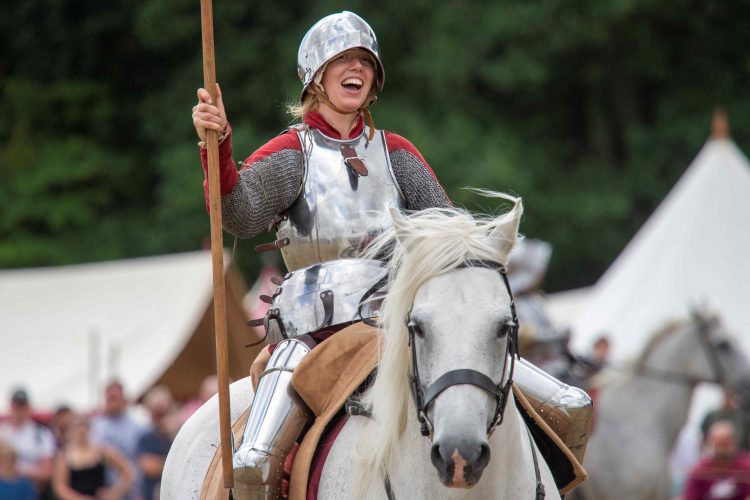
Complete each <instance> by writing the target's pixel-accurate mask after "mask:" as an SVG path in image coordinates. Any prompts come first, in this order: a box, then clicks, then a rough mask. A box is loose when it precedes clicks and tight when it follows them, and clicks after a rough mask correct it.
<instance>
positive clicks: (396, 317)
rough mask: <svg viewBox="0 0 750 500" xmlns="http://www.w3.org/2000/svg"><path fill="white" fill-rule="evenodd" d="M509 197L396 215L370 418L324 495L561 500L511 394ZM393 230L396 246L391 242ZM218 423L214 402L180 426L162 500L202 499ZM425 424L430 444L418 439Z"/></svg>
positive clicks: (332, 472) (357, 425) (337, 461)
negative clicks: (474, 209)
mask: <svg viewBox="0 0 750 500" xmlns="http://www.w3.org/2000/svg"><path fill="white" fill-rule="evenodd" d="M498 196H501V195H498ZM502 197H503V198H506V199H509V200H510V201H511V202H512V203H513V204H514V206H513V209H512V210H511V211H510V212H508V213H507V214H504V215H501V216H498V217H494V218H486V219H483V220H477V219H475V218H473V217H472V216H470V215H469V214H467V213H466V212H463V211H459V210H437V209H435V210H427V211H423V212H420V213H418V214H415V215H412V216H408V217H402V216H401V215H400V214H398V213H397V212H392V216H393V218H394V230H393V233H392V234H390V235H389V234H386V235H383V236H382V237H381V238H380V240H379V242H378V243H376V245H375V249H374V250H373V251H374V252H376V253H377V252H378V251H381V252H382V251H383V250H384V249H385V248H390V249H391V250H390V251H391V252H392V255H391V259H390V261H389V262H390V264H389V272H390V279H389V286H388V290H389V291H388V295H387V297H386V299H385V304H384V305H383V311H382V316H381V321H382V323H383V330H382V339H381V342H382V344H383V345H382V347H383V351H382V355H381V359H380V362H379V365H378V375H377V377H376V379H375V381H374V383H373V385H372V387H371V388H370V389H369V390H368V391H367V393H366V394H365V395H364V397H363V401H364V404H365V405H367V406H371V407H372V412H373V417H372V418H366V417H351V418H350V419H349V420H348V421H347V423H346V425H345V426H344V428H343V429H342V431H341V433H340V435H339V437H338V439H337V440H336V443H335V444H334V446H333V448H332V449H331V452H330V454H329V456H328V459H327V461H326V464H325V466H324V469H323V475H322V478H321V483H320V488H319V491H318V496H319V498H320V499H321V500H327V499H334V498H335V499H351V498H357V499H370V498H377V499H379V498H386V496H387V494H386V486H385V485H386V483H388V484H389V485H390V490H391V494H392V497H393V498H397V499H399V500H403V499H431V500H432V499H464V498H466V499H469V498H475V499H486V498H492V499H509V500H518V499H530V500H533V499H534V498H536V493H537V491H538V489H541V487H542V486H543V488H544V490H545V491H546V499H547V500H550V499H559V498H560V496H559V494H558V491H557V487H556V485H555V482H554V479H553V477H552V474H551V472H550V470H549V468H548V466H547V464H546V463H545V462H544V460H543V459H542V457H541V453H540V452H539V450H538V448H537V447H536V444H535V443H534V442H533V440H532V439H531V435H530V434H529V432H528V430H527V429H526V425H525V423H524V421H523V417H522V416H521V414H520V412H519V411H518V409H517V407H516V405H515V401H514V398H513V393H512V391H508V390H507V389H509V387H510V386H509V382H510V375H511V373H512V370H511V369H510V366H511V361H510V360H512V359H513V358H512V349H511V348H510V346H511V342H510V339H512V338H513V337H514V333H516V332H515V325H514V320H515V318H514V314H513V312H514V311H513V308H512V301H511V295H510V290H509V288H508V287H507V286H506V281H505V277H504V274H501V273H500V272H498V270H499V269H502V267H503V266H504V265H505V264H506V262H507V257H508V253H509V252H510V250H511V248H512V247H513V245H514V243H515V241H516V238H517V231H518V225H519V221H520V218H521V214H522V212H523V208H522V204H521V201H520V199H516V198H509V197H505V196H502ZM394 235H395V241H396V244H395V245H388V244H387V243H386V242H387V241H388V240H389V236H390V237H393V236H394ZM407 316H408V321H409V325H410V328H409V329H408V330H409V331H407V325H406V323H405V318H407ZM409 338H411V339H412V340H411V342H410V341H409ZM409 344H411V346H410V345H409ZM410 347H411V348H413V349H414V351H413V352H412V351H410ZM412 356H413V357H414V359H416V366H415V367H413V366H412ZM413 368H416V370H415V371H413ZM448 372H451V373H452V375H451V376H450V377H454V380H453V381H452V382H450V383H448V384H446V387H442V388H440V389H442V390H440V389H436V388H435V386H433V385H432V384H433V383H434V382H435V381H436V380H438V379H440V378H441V376H443V375H444V374H446V373H448ZM469 372H471V375H467V373H469ZM414 373H418V377H417V378H416V380H417V386H418V387H419V389H420V391H419V392H421V397H422V398H423V401H425V402H426V404H423V405H421V408H422V411H421V412H420V417H421V419H422V421H424V425H422V424H420V421H418V413H417V410H416V409H415V404H414V402H413V401H412V396H411V393H410V380H411V377H412V375H413V374H414ZM469 379H471V381H470V380H469ZM443 380H445V379H443ZM477 380H480V382H477ZM453 384H456V385H453ZM249 386H250V384H249V382H246V381H240V382H238V383H235V384H233V385H232V398H233V399H232V408H233V412H232V413H233V420H234V418H236V416H237V414H238V410H239V405H238V404H237V402H236V401H235V399H236V398H237V397H238V396H239V397H241V398H242V399H243V403H246V402H247V401H248V400H249V399H250V396H251V390H250V388H249ZM482 386H483V387H482ZM434 393H437V394H434ZM501 394H504V396H500V395H501ZM433 396H434V397H433ZM425 398H426V399H425ZM499 412H501V414H502V419H499V418H497V417H498V413H499ZM500 420H501V423H500ZM216 421H217V417H216V402H215V400H212V401H211V402H209V404H207V405H206V406H205V407H203V408H201V409H200V410H199V411H198V412H197V413H196V414H195V415H194V416H193V417H192V418H191V419H190V420H189V421H188V423H187V424H186V426H185V427H183V429H182V430H181V431H180V433H179V434H178V436H177V438H176V439H175V442H174V444H173V445H172V449H171V450H170V453H169V457H168V458H167V463H166V465H165V469H164V476H163V477H164V479H163V482H162V489H161V493H162V498H163V499H165V500H171V499H180V500H182V499H197V498H199V493H200V489H201V483H202V481H203V478H204V476H205V472H206V469H207V467H208V464H209V463H210V460H211V457H212V456H213V454H214V452H215V449H216V448H215V447H216V445H217V444H218V425H217V424H216ZM498 423H500V425H496V424H498ZM422 427H424V428H425V429H427V430H428V431H429V434H430V439H428V438H426V437H423V436H422V435H421V434H420V430H421V428H422ZM186 460H187V465H186Z"/></svg>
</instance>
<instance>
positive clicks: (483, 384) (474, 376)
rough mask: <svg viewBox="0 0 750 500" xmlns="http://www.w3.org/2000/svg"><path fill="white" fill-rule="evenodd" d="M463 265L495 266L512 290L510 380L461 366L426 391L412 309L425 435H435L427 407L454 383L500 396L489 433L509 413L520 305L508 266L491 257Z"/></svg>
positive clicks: (415, 382)
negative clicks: (498, 381) (511, 283)
mask: <svg viewBox="0 0 750 500" xmlns="http://www.w3.org/2000/svg"><path fill="white" fill-rule="evenodd" d="M463 267H484V268H487V269H493V270H495V271H497V272H498V273H500V276H502V278H503V283H505V288H506V290H507V291H508V296H509V297H510V314H511V321H512V324H511V325H510V331H509V332H508V335H507V350H506V356H505V361H504V362H503V370H502V373H503V374H505V372H506V367H507V363H508V355H510V370H509V373H508V379H507V380H506V382H505V384H503V380H502V378H501V379H500V383H499V384H495V383H494V382H493V381H492V379H491V378H490V377H488V376H487V375H485V374H484V373H482V372H479V371H476V370H472V369H471V368H461V369H456V370H451V371H448V372H446V373H444V374H443V375H441V376H440V377H438V379H437V380H435V381H434V382H433V383H432V384H431V385H430V386H429V387H428V388H427V391H426V392H425V391H423V390H422V380H421V379H420V377H419V369H418V367H417V351H416V348H415V344H414V341H415V325H414V323H413V322H412V321H411V312H410V313H409V314H408V315H407V317H406V327H407V329H408V332H409V348H410V350H411V366H412V374H411V379H410V386H411V394H412V398H413V399H414V404H415V406H416V409H417V419H418V420H419V423H420V424H421V429H420V431H421V433H422V435H423V436H430V437H431V436H432V432H433V425H432V422H431V421H430V419H429V418H428V417H427V409H428V407H429V405H430V403H432V402H433V401H434V400H435V398H437V397H438V395H439V394H440V393H441V392H443V391H444V390H446V389H447V388H448V387H451V386H454V385H463V384H469V385H474V386H476V387H479V388H480V389H483V390H485V391H487V392H489V393H491V394H493V395H495V397H496V399H497V405H496V406H495V415H494V416H493V418H492V421H491V422H490V425H489V427H488V429H487V434H488V435H490V434H492V432H493V431H494V429H495V428H496V427H497V426H498V425H500V424H501V423H502V422H503V415H504V413H505V406H506V405H507V403H508V394H509V393H510V390H511V386H512V384H513V368H514V366H515V359H516V357H518V356H519V354H518V316H516V308H515V305H514V304H513V293H512V292H511V289H510V283H509V282H508V275H507V271H506V269H505V266H504V265H502V264H500V263H499V262H495V261H490V260H469V261H466V262H465V263H464V264H462V265H461V266H459V268H463Z"/></svg>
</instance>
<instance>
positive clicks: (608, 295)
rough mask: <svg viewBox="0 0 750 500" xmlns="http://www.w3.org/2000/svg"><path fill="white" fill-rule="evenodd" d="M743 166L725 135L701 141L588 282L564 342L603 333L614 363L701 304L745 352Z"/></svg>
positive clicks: (746, 199) (749, 179) (749, 228)
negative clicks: (597, 276) (614, 255)
mask: <svg viewBox="0 0 750 500" xmlns="http://www.w3.org/2000/svg"><path fill="white" fill-rule="evenodd" d="M748 249H750V164H748V160H747V158H746V157H745V156H744V155H743V153H742V152H741V151H740V150H739V149H738V148H737V147H736V146H735V144H734V143H733V142H732V141H731V140H730V139H727V138H716V139H711V140H709V141H708V142H707V143H706V145H705V146H704V147H703V149H702V150H701V151H700V153H699V154H698V156H697V158H696V159H695V160H694V161H693V163H692V164H691V165H690V166H689V168H688V169H687V170H686V172H685V173H684V174H683V176H682V177H681V178H680V180H679V181H678V182H677V184H676V185H675V186H674V188H673V189H672V190H671V192H670V193H669V194H668V195H667V197H666V198H665V199H664V201H663V202H662V203H661V205H660V206H659V207H658V208H657V210H656V211H655V212H654V214H653V215H652V216H651V217H650V218H649V219H648V221H647V222H646V223H645V224H644V225H643V227H642V228H641V229H640V230H639V231H638V233H637V234H636V235H635V237H634V238H633V239H632V240H631V241H630V243H629V244H628V245H627V247H626V248H625V249H624V250H623V252H622V253H621V254H620V255H619V256H618V257H617V259H616V260H615V262H614V263H613V264H612V265H611V266H610V268H609V269H608V270H607V271H606V272H605V274H604V275H603V276H602V277H601V279H600V280H599V281H598V282H597V283H596V285H595V286H594V287H593V289H592V291H591V294H590V296H589V297H588V298H587V299H586V303H585V305H584V306H583V308H582V309H581V312H580V313H579V314H578V315H577V317H576V319H575V321H573V323H572V329H573V338H572V345H571V347H572V348H573V349H574V350H575V351H577V352H584V353H585V352H587V351H588V350H589V348H590V346H591V344H592V343H593V341H594V339H595V337H597V336H599V335H601V334H607V335H608V336H609V337H610V339H611V341H612V342H611V344H612V358H613V360H615V361H618V360H623V359H627V358H632V357H634V356H635V355H636V354H638V353H639V352H640V351H641V349H642V348H643V346H644V343H645V341H646V340H647V339H648V338H649V336H650V335H651V334H652V333H653V332H654V331H655V329H657V328H659V327H660V326H662V325H663V324H664V322H666V321H668V320H670V319H675V318H678V317H685V316H686V315H687V314H689V309H690V307H691V306H695V305H707V306H709V307H710V308H711V309H713V310H714V311H716V312H718V313H719V314H720V316H721V318H722V319H723V321H724V322H725V324H726V325H727V326H728V327H729V328H730V329H731V330H733V331H734V332H736V333H737V334H738V338H739V340H740V342H741V345H742V347H743V348H744V349H745V351H746V352H747V353H748V354H750V307H749V306H750V262H748V259H747V252H748Z"/></svg>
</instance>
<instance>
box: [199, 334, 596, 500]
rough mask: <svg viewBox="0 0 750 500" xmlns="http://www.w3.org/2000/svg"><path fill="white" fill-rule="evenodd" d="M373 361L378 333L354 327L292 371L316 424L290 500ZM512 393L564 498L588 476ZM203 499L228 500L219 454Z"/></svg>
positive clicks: (297, 463)
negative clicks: (331, 424)
mask: <svg viewBox="0 0 750 500" xmlns="http://www.w3.org/2000/svg"><path fill="white" fill-rule="evenodd" d="M267 361H268V350H267V349H264V350H263V351H262V352H261V354H260V355H259V356H258V359H257V360H256V362H255V363H253V367H252V368H251V373H252V376H253V386H254V387H255V386H257V378H258V374H260V373H262V371H263V369H264V368H265V363H266V362H267ZM377 361H378V334H377V329H376V328H374V327H371V326H368V325H366V324H364V323H356V324H354V325H351V326H349V327H347V328H345V329H343V330H341V331H340V332H338V333H336V334H335V335H333V336H332V337H330V338H329V339H327V340H326V341H325V342H323V343H322V344H320V345H319V346H317V347H316V348H315V349H313V350H312V352H311V353H310V354H308V355H307V356H305V358H304V359H303V360H302V362H301V363H300V365H299V366H298V367H297V368H296V370H295V372H294V378H293V382H292V383H293V385H294V388H295V390H296V391H297V392H298V393H299V395H300V396H301V397H302V399H303V400H304V401H305V403H307V405H308V406H309V407H310V409H311V410H312V412H313V414H314V415H315V421H314V423H313V424H312V426H311V427H310V429H309V430H308V432H307V433H306V434H305V437H304V439H303V441H302V444H301V445H300V448H299V450H297V455H296V457H295V459H294V464H293V466H292V475H291V481H290V489H289V498H290V499H291V500H305V499H306V498H307V488H308V479H309V474H310V467H311V464H312V461H313V458H314V455H315V450H316V449H317V446H318V443H319V441H320V439H321V437H322V435H323V433H324V431H325V429H326V426H327V425H328V424H329V423H330V421H331V420H332V419H333V418H334V417H335V416H336V414H337V413H338V412H339V410H340V409H341V408H342V407H343V406H344V404H345V403H346V400H347V399H348V398H349V397H350V396H351V395H352V394H353V393H354V391H355V390H356V389H357V388H358V387H359V386H360V385H362V383H363V382H364V381H365V380H366V379H367V377H368V376H369V375H370V373H372V371H373V370H374V369H375V367H376V366H377ZM258 365H262V366H258ZM513 393H514V395H515V399H516V404H517V405H518V407H519V409H521V410H522V411H521V414H522V415H523V416H524V419H525V420H526V423H527V425H528V426H529V429H530V430H531V433H532V435H533V436H534V440H535V441H536V443H537V446H538V447H539V449H540V452H541V454H542V456H543V457H544V459H545V460H546V461H547V463H548V465H549V467H550V469H551V470H552V474H553V476H554V477H555V482H556V484H557V487H558V489H559V490H560V493H561V494H565V493H567V492H568V491H570V490H572V489H573V488H575V487H576V486H577V485H578V484H580V483H581V482H583V481H584V480H585V479H586V472H585V471H584V469H583V467H582V466H581V464H580V463H579V461H578V460H577V459H576V457H575V456H574V455H573V453H572V452H571V451H570V450H569V449H568V448H567V447H566V446H565V445H564V444H563V442H562V441H561V440H560V438H559V437H558V436H557V435H556V434H555V433H554V431H553V430H552V429H551V428H550V427H549V425H548V424H547V423H546V422H544V420H543V419H542V418H541V417H540V416H539V415H538V414H537V413H536V412H535V411H534V410H533V407H532V405H531V404H530V403H529V402H528V400H527V399H526V397H525V396H524V395H523V393H522V392H521V391H520V390H519V389H518V387H517V386H516V385H514V386H513ZM248 413H249V410H248V411H245V412H244V413H243V414H242V416H241V417H240V418H239V419H238V420H237V421H236V422H235V423H234V425H233V426H232V432H233V433H234V439H235V442H236V443H239V442H240V440H241V438H242V431H243V429H244V426H245V422H246V421H247V415H248ZM201 499H205V500H213V499H228V492H227V490H226V489H224V488H223V483H222V475H221V449H220V448H219V449H217V451H216V454H215V455H214V458H213V460H212V462H211V465H210V467H209V469H208V471H207V473H206V477H205V479H204V482H203V488H202V490H201Z"/></svg>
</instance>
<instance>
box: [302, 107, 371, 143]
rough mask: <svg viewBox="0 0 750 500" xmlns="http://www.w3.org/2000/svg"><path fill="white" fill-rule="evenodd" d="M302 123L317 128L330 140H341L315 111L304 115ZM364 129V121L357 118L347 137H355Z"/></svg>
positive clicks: (333, 129) (336, 132)
mask: <svg viewBox="0 0 750 500" xmlns="http://www.w3.org/2000/svg"><path fill="white" fill-rule="evenodd" d="M304 122H305V123H306V124H308V125H310V126H311V127H313V128H317V129H318V130H320V131H321V132H323V133H324V134H325V135H327V136H328V137H330V138H331V139H343V138H342V137H341V134H340V133H339V131H338V130H336V129H335V128H333V125H331V124H330V123H328V122H327V121H326V119H325V118H323V115H321V114H320V113H318V112H316V111H312V112H310V113H308V114H307V115H305V118H304ZM364 129H365V121H364V120H363V119H362V117H361V116H360V117H358V118H357V123H356V124H355V125H354V128H353V129H352V130H351V132H349V137H357V136H358V135H359V134H361V133H362V131H363V130H364Z"/></svg>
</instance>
